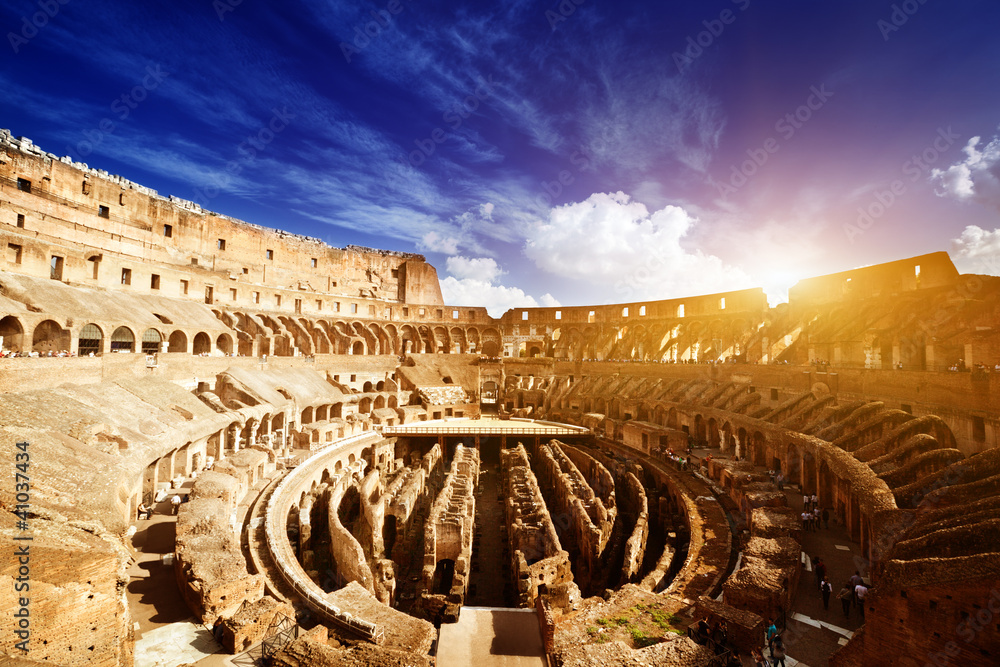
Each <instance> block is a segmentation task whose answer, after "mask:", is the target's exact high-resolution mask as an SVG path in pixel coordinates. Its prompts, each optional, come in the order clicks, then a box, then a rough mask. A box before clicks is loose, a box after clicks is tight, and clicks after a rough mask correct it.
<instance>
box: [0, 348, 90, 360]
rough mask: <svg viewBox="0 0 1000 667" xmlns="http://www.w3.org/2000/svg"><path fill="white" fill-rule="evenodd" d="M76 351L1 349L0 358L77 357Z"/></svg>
mask: <svg viewBox="0 0 1000 667" xmlns="http://www.w3.org/2000/svg"><path fill="white" fill-rule="evenodd" d="M75 356H76V352H67V351H66V350H49V351H48V352H20V351H18V350H0V359H14V358H19V357H26V358H39V357H75Z"/></svg>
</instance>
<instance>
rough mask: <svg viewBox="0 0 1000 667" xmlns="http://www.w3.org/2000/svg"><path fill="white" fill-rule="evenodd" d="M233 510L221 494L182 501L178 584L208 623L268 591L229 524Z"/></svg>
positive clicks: (176, 564) (176, 562) (177, 545)
mask: <svg viewBox="0 0 1000 667" xmlns="http://www.w3.org/2000/svg"><path fill="white" fill-rule="evenodd" d="M229 511H230V508H229V507H228V506H227V504H226V503H225V502H223V501H222V500H220V499H218V498H196V499H195V500H192V501H190V502H187V503H184V504H182V505H181V507H180V509H179V510H178V513H177V538H176V542H175V558H174V572H175V574H176V576H177V586H178V588H179V589H180V591H181V595H182V597H183V598H184V601H185V602H186V603H187V605H188V607H189V608H190V609H191V611H192V612H193V613H194V614H195V616H196V617H198V618H199V619H200V620H201V622H202V623H205V624H206V625H211V624H212V623H213V622H214V621H215V619H216V618H218V617H219V616H229V615H231V614H232V613H233V612H234V611H235V610H236V609H237V608H239V606H240V605H241V604H243V602H244V601H249V602H255V601H257V600H259V599H260V598H261V597H262V596H263V595H264V578H263V577H262V576H261V575H259V574H250V573H248V572H247V563H246V558H245V557H244V556H243V551H242V549H241V548H240V543H239V541H238V540H237V539H236V535H235V534H234V533H233V531H232V528H231V527H230V525H229Z"/></svg>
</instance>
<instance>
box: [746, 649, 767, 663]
mask: <svg viewBox="0 0 1000 667" xmlns="http://www.w3.org/2000/svg"><path fill="white" fill-rule="evenodd" d="M750 658H751V659H752V660H753V667H768V664H767V660H766V659H765V658H764V654H763V653H762V652H761V651H760V649H756V648H755V649H754V650H752V651H750Z"/></svg>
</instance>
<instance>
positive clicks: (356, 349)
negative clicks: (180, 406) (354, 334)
mask: <svg viewBox="0 0 1000 667" xmlns="http://www.w3.org/2000/svg"><path fill="white" fill-rule="evenodd" d="M364 353H365V344H364V343H363V342H361V341H360V340H356V341H354V344H353V345H351V354H364Z"/></svg>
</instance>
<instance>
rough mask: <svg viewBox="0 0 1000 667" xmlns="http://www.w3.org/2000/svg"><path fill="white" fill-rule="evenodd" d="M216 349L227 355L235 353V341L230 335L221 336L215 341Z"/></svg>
mask: <svg viewBox="0 0 1000 667" xmlns="http://www.w3.org/2000/svg"><path fill="white" fill-rule="evenodd" d="M215 349H217V350H218V351H219V352H222V353H223V354H225V355H230V354H232V353H233V339H232V337H231V336H230V335H229V334H219V337H218V338H216V339H215Z"/></svg>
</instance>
